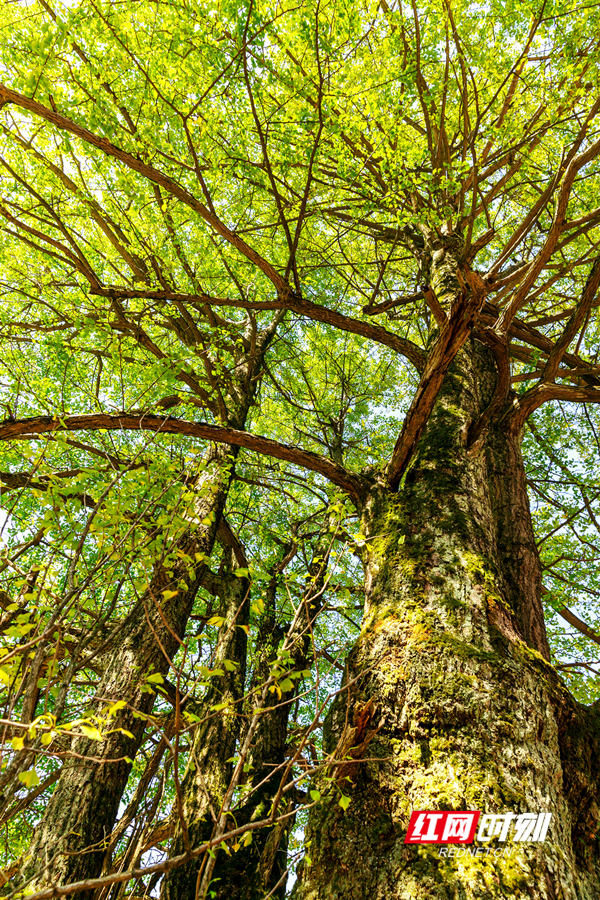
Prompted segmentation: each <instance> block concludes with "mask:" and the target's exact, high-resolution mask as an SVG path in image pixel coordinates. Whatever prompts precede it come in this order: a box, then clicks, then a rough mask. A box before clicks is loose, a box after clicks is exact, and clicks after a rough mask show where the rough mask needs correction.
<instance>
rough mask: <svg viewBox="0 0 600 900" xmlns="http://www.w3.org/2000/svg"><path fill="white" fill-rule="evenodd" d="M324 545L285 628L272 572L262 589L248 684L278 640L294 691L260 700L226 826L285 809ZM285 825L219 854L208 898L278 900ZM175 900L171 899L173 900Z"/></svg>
mask: <svg viewBox="0 0 600 900" xmlns="http://www.w3.org/2000/svg"><path fill="white" fill-rule="evenodd" d="M328 524H330V525H332V527H333V528H335V522H334V521H333V518H332V519H331V521H330V520H328ZM332 541H333V536H332V530H331V531H330V530H326V531H324V532H323V533H322V534H321V535H320V537H319V540H317V542H316V545H315V548H314V552H313V555H312V560H311V563H310V565H309V566H308V572H307V576H308V577H307V579H306V583H305V587H304V590H303V595H302V600H301V603H300V606H299V609H298V615H297V616H296V618H295V620H294V621H293V622H292V623H291V625H289V626H288V628H287V629H286V628H285V627H284V626H282V625H281V624H278V623H277V620H276V595H277V576H276V575H274V576H273V580H272V582H271V584H270V586H269V590H268V591H267V602H266V609H265V614H264V618H263V620H262V623H261V628H260V630H259V632H258V635H257V640H256V655H257V657H258V659H259V662H258V664H257V667H256V671H255V674H254V685H253V687H254V688H255V689H257V690H258V693H259V695H260V688H261V685H264V683H265V682H266V681H267V680H268V678H269V676H270V674H271V669H272V666H273V663H274V662H275V661H276V660H277V655H278V650H279V648H280V646H281V645H282V643H283V646H285V648H286V650H287V651H288V653H289V656H288V657H287V662H286V672H291V673H292V678H290V679H289V680H291V681H293V682H294V688H293V689H291V690H289V691H286V692H285V693H284V694H283V695H282V696H278V694H277V692H275V693H269V695H268V696H269V698H271V699H272V702H273V705H272V706H269V705H268V702H269V701H266V702H265V705H264V707H263V709H264V711H263V712H262V713H261V715H260V718H259V720H258V727H257V729H256V732H255V734H254V738H253V741H252V749H251V752H250V754H249V757H248V764H249V767H248V768H249V773H250V774H249V775H248V778H247V781H246V786H247V788H249V789H250V793H249V796H248V799H247V800H246V802H245V803H243V805H242V806H241V807H240V808H238V809H236V810H235V814H234V816H233V817H232V820H231V824H232V827H234V822H235V825H237V826H239V825H243V824H246V823H248V822H254V821H260V820H261V819H265V818H267V817H268V816H269V815H270V814H271V813H272V812H273V803H274V802H276V801H277V800H278V808H277V809H276V810H275V812H276V813H277V814H281V813H286V812H289V811H290V808H291V807H292V800H291V798H290V797H289V795H283V796H281V793H280V788H281V787H282V785H283V784H285V783H286V781H288V782H289V780H290V778H291V777H292V772H291V771H286V770H287V768H288V766H286V750H287V745H288V721H289V717H290V711H291V709H292V706H293V704H294V702H295V700H296V698H297V696H298V693H299V691H301V690H302V679H301V678H300V677H299V676H300V672H302V671H304V670H305V669H307V668H309V667H310V665H311V662H310V651H311V632H312V628H313V626H314V623H315V620H316V618H317V616H318V614H319V612H320V610H321V607H322V605H323V596H324V592H325V584H326V573H327V566H328V563H329V555H330V551H331V544H332ZM255 703H256V694H255V695H254V696H253V703H251V704H249V710H248V713H249V718H250V720H251V719H252V715H253V713H254V707H255ZM292 825H293V817H292V816H290V817H289V818H288V819H286V820H284V821H282V822H276V823H275V824H274V825H273V826H272V827H270V828H262V829H260V830H259V831H257V832H255V833H254V834H253V836H252V842H251V843H250V844H247V845H243V844H242V845H241V846H238V849H237V850H236V851H235V852H232V853H231V854H230V855H227V854H226V853H223V852H219V854H218V857H217V862H216V865H215V869H214V874H213V884H212V885H211V890H212V891H214V896H215V897H216V898H218V900H263V898H264V897H265V896H267V895H269V896H270V897H272V898H273V900H281V898H283V897H285V893H286V881H287V878H286V871H287V844H288V836H289V831H290V828H291V827H292ZM209 836H210V835H209ZM174 896H175V895H173V897H174ZM182 896H183V895H182V894H179V895H178V900H179V898H181V897H182Z"/></svg>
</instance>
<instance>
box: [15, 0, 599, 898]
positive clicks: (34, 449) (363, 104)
mask: <svg viewBox="0 0 600 900" xmlns="http://www.w3.org/2000/svg"><path fill="white" fill-rule="evenodd" d="M599 25H600V19H599V15H598V6H597V4H593V3H590V4H584V3H581V4H580V3H577V2H572V0H548V2H542V3H540V2H539V0H536V2H519V3H513V2H507V0H502V2H497V0H489V2H487V3H485V4H480V3H475V2H464V0H412V2H411V3H407V2H396V0H393V2H389V0H378V2H369V0H362V2H360V3H359V2H356V0H316V2H313V0H303V2H301V3H293V2H288V0H282V2H279V0H278V2H275V0H249V2H247V0H244V2H243V3H240V2H239V0H236V2H235V3H233V2H229V0H215V2H211V0H206V2H196V0H169V2H154V0H139V2H125V3H121V4H116V3H114V2H110V0H74V2H64V3H62V2H59V0H56V2H54V0H51V2H47V0H27V2H12V3H11V2H7V0H5V3H4V6H3V23H2V27H1V32H0V34H1V39H0V54H1V57H0V59H1V61H0V67H1V79H0V80H1V84H0V107H1V112H0V126H1V129H2V132H1V137H0V216H1V228H2V234H3V240H2V245H1V247H0V287H1V296H2V300H1V303H0V336H1V341H2V354H1V360H0V370H1V382H0V402H1V405H2V409H3V412H4V421H2V422H1V423H0V453H1V462H0V469H1V471H0V485H1V494H2V510H3V517H4V524H3V543H2V547H1V550H0V570H1V572H2V582H3V584H2V590H1V592H0V607H1V608H2V649H1V651H0V654H1V656H0V679H1V687H2V697H1V702H2V723H1V727H2V735H3V747H4V749H3V751H2V753H3V755H2V769H1V771H0V782H1V784H2V791H1V802H0V812H1V819H2V822H3V823H4V826H5V827H4V829H3V838H2V842H3V855H4V859H3V863H4V865H5V870H4V872H5V875H4V888H3V889H2V890H4V892H5V893H6V894H7V895H8V896H10V895H11V892H14V893H15V896H18V895H19V894H18V892H19V891H21V890H23V889H24V887H23V885H24V884H29V885H30V887H29V888H28V889H29V890H31V891H32V892H33V893H32V896H33V897H37V896H38V895H39V897H40V898H41V897H42V896H44V897H45V896H62V894H63V893H64V894H66V893H69V891H68V890H67V889H65V890H64V891H62V893H61V892H59V893H58V894H44V893H43V891H44V890H45V888H46V884H45V883H43V882H41V881H39V873H36V872H34V868H35V866H34V863H35V860H33V861H32V859H31V858H28V856H27V854H28V848H29V847H30V846H31V843H32V840H33V838H32V834H33V830H34V828H35V827H36V826H37V825H38V824H39V823H40V822H44V821H46V820H48V821H47V824H46V826H45V827H48V824H49V819H50V818H52V822H53V823H54V825H55V827H56V828H57V829H58V831H57V834H59V835H60V836H61V840H62V838H63V837H64V835H66V834H67V833H70V830H72V829H73V828H74V826H73V824H72V823H71V824H70V825H68V824H65V823H67V820H68V815H67V812H65V811H64V810H65V808H66V806H69V804H67V803H66V801H64V798H63V800H62V801H61V803H62V804H63V806H62V807H60V809H61V810H62V811H61V812H60V815H59V812H58V810H59V800H58V799H57V798H58V797H59V794H60V790H59V788H60V785H61V783H63V784H67V782H68V778H67V774H68V773H71V775H70V776H69V777H72V773H73V771H75V770H74V769H73V767H74V766H76V765H77V764H78V763H79V762H81V760H88V761H90V766H91V768H90V769H89V771H94V772H95V771H96V769H94V768H93V767H94V765H99V766H102V767H103V769H102V771H104V770H105V769H106V770H108V769H110V768H111V767H112V770H114V772H115V773H117V774H116V775H115V777H114V785H117V787H114V796H111V800H110V803H109V804H107V803H106V802H105V801H104V800H102V804H103V806H102V809H104V808H105V807H106V808H108V807H110V809H112V813H110V814H109V813H107V814H106V818H105V819H104V820H103V821H100V817H99V814H97V813H94V817H96V819H97V821H98V823H99V824H98V827H99V828H100V831H99V832H98V834H96V835H95V836H90V835H87V836H86V838H85V840H84V842H83V844H82V846H81V847H79V846H77V847H75V848H74V849H72V850H71V852H72V854H75V855H76V854H78V853H81V854H82V856H81V859H82V860H85V861H86V862H85V865H84V862H82V863H81V868H77V867H75V868H74V869H69V870H68V871H67V870H66V869H64V870H63V869H59V870H57V871H58V875H57V876H56V879H55V881H53V882H51V883H55V884H61V885H68V884H72V883H75V882H76V881H77V880H78V879H79V880H82V881H86V880H87V881H89V886H88V888H87V889H88V890H92V891H93V890H96V891H99V892H100V893H98V894H93V896H98V897H100V896H102V897H103V898H110V900H116V898H121V897H125V896H132V897H133V896H135V897H138V896H156V895H157V891H158V890H160V889H161V887H160V886H161V885H162V890H163V891H166V893H165V896H166V897H171V898H173V900H176V898H178V897H180V898H183V897H184V896H187V895H186V894H185V893H183V892H180V893H177V891H178V890H180V889H179V888H177V877H179V876H178V875H177V874H176V873H177V872H182V871H184V869H185V865H183V862H184V861H186V860H188V861H189V859H190V858H191V856H193V857H194V859H195V860H196V861H197V862H198V863H199V865H200V869H199V875H198V882H197V883H198V896H200V897H208V896H217V895H216V894H214V895H211V893H210V890H214V883H213V888H211V887H210V885H211V879H213V878H214V877H215V873H217V874H218V872H219V868H218V867H219V865H220V863H219V860H222V859H223V858H226V859H229V860H231V865H232V866H234V867H235V866H236V865H239V871H241V872H242V873H245V874H242V876H241V877H242V878H249V877H250V876H249V875H248V872H250V870H251V869H252V871H253V872H254V870H256V871H258V870H260V872H262V873H263V874H264V872H265V871H266V868H268V866H270V868H269V869H268V878H267V876H265V878H266V881H265V882H264V884H268V885H269V889H268V890H269V891H271V893H268V891H267V889H266V888H264V890H263V888H260V887H256V888H255V890H256V891H260V890H263V893H262V894H261V893H255V894H252V895H250V894H248V895H247V896H248V897H249V896H253V897H260V896H264V897H266V896H283V894H282V891H284V890H285V886H286V884H290V885H291V884H292V883H293V880H294V877H295V872H296V869H297V866H298V864H299V862H300V860H301V859H304V863H303V865H304V866H305V867H306V866H307V865H308V866H310V852H311V851H310V847H309V848H308V850H307V848H306V847H304V846H303V844H302V835H303V828H304V823H305V821H306V815H307V810H308V809H309V808H311V809H312V808H315V807H318V805H319V803H321V802H322V797H321V794H322V793H323V789H322V783H321V782H318V778H317V776H319V773H321V774H322V773H323V772H325V773H327V771H328V769H327V765H328V760H330V759H331V752H330V751H329V750H327V747H326V743H325V744H324V742H323V734H322V732H323V722H324V720H325V718H326V716H327V713H328V710H329V708H330V706H331V701H332V698H333V697H334V696H335V695H336V694H337V693H339V691H340V690H341V684H342V678H343V675H344V671H345V664H346V657H347V655H348V653H349V651H350V648H351V647H352V646H353V644H354V642H355V641H356V639H357V637H358V635H359V634H360V631H361V617H362V610H363V603H364V588H363V585H362V569H361V559H363V558H364V551H365V546H367V548H368V542H369V539H370V538H369V536H368V535H366V534H365V532H364V528H363V525H362V519H361V509H362V507H363V505H364V503H365V498H366V497H367V495H368V494H369V491H371V489H372V486H373V484H375V483H377V484H383V485H385V488H386V490H389V491H391V492H397V491H398V490H399V489H400V490H401V489H402V486H403V484H404V482H405V479H406V478H407V476H408V474H409V473H410V471H411V466H412V465H413V461H414V456H415V452H416V448H417V447H418V446H419V441H420V440H421V438H422V436H423V434H424V432H425V429H426V428H427V425H428V423H429V422H430V418H431V414H432V410H433V409H434V407H435V404H436V401H437V399H438V397H439V395H440V390H441V389H442V387H443V385H444V384H445V383H446V381H447V375H448V372H449V371H450V370H451V368H452V365H453V363H454V361H455V360H456V359H457V358H459V356H460V354H461V352H463V353H464V348H465V347H468V346H471V344H470V343H469V342H470V341H472V340H473V339H476V340H477V341H478V342H479V343H480V344H481V345H482V346H484V347H485V348H486V351H487V352H489V353H490V354H491V357H492V358H493V360H494V364H495V366H496V370H497V377H496V382H495V385H494V387H493V390H492V393H491V397H490V399H489V402H488V403H487V404H486V406H485V409H483V411H481V412H480V414H478V415H477V416H476V417H475V418H473V419H472V420H470V421H468V422H466V424H465V427H464V434H463V439H464V446H465V448H466V452H467V451H468V452H469V453H471V454H472V455H476V454H477V453H478V452H479V450H480V448H481V446H482V445H483V444H484V443H485V440H486V435H487V433H488V431H489V429H490V428H491V427H492V426H493V427H494V428H500V429H505V430H506V431H511V432H514V433H515V434H518V435H520V436H521V435H522V451H523V457H524V462H525V471H526V475H527V484H528V491H529V497H530V503H531V513H532V517H533V524H534V529H535V536H536V541H537V546H538V549H539V553H540V558H541V563H542V568H543V576H542V577H543V591H544V593H543V601H544V609H545V618H546V627H547V630H548V635H549V643H550V650H551V660H552V664H553V665H554V666H555V668H556V669H557V670H558V671H559V672H560V675H561V676H562V678H563V679H564V681H565V683H566V684H567V685H568V687H569V688H570V690H571V691H572V692H573V694H574V696H575V697H576V698H577V699H578V700H579V701H581V702H582V703H585V704H590V703H592V702H593V701H595V700H596V699H597V698H598V697H599V696H600V694H599V692H598V681H597V677H596V676H597V665H598V660H599V659H600V649H599V647H598V644H600V613H599V611H598V596H599V595H600V572H599V570H598V566H597V562H596V560H597V558H598V552H599V541H600V535H599V533H598V532H599V531H600V524H599V517H600V507H599V505H598V500H599V498H600V486H599V484H598V470H599V469H598V466H599V454H600V443H599V437H598V432H599V429H600V418H599V415H598V406H597V405H596V404H597V403H598V401H599V400H600V359H599V358H598V341H599V338H600V317H599V316H598V306H599V304H600V290H599V289H600V205H599V200H598V198H599V197H600V165H599V159H600V129H599V123H600V118H599V115H600V92H599V89H600V69H599V65H598V63H599V57H600V40H599V38H598V35H599V34H600V28H599ZM448 452H449V453H452V452H454V451H453V450H452V448H449V450H448ZM435 514H436V510H435V509H432V510H431V515H432V516H435ZM365 715H366V714H365ZM365 721H366V719H365ZM264 723H266V724H264ZM356 727H357V728H358V727H359V726H358V725H356ZM365 728H366V725H365ZM359 730H360V729H359ZM359 736H360V735H358V732H357V733H356V734H355V735H354V739H355V743H360V741H359V739H358V738H359ZM275 744H276V745H277V747H276V749H273V747H274V746H275ZM346 749H347V748H346ZM337 750H338V754H339V753H340V752H341V751H340V749H339V747H338V748H337ZM225 751H226V753H225ZM342 756H343V753H342ZM86 771H87V770H86ZM94 777H95V776H94ZM315 778H317V781H315ZM101 781H102V779H101V777H98V780H97V782H96V784H97V785H98V786H99V785H100V783H101ZM317 782H318V784H319V787H317V786H316V785H317ZM328 783H329V784H330V785H331V786H332V787H331V789H332V791H333V792H334V795H335V803H336V804H337V805H338V806H339V807H340V808H341V810H342V811H344V810H345V809H346V808H347V807H348V805H349V804H351V802H352V798H351V791H350V789H349V788H347V787H346V786H345V783H344V781H343V779H342V781H341V782H340V781H339V778H338V779H337V780H336V778H333V777H331V778H330V779H329V782H328ZM190 785H195V788H194V789H193V790H192V789H191V788H190ZM98 790H100V787H98ZM207 797H208V799H206V798H207ZM51 798H53V799H52V800H51ZM191 798H192V799H191ZM198 798H203V799H202V800H200V799H198ZM211 798H212V799H211ZM216 798H218V801H217V799H216ZM265 798H266V799H265ZM259 801H260V802H259ZM94 802H95V801H94ZM97 802H98V804H100V802H101V801H100V800H98V801H97ZM53 803H54V806H52V804H53ZM111 804H112V805H111ZM198 804H199V805H198ZM202 804H204V806H203V805H202ZM215 804H216V805H215ZM200 807H201V809H200ZM69 808H70V807H69ZM97 808H98V809H99V808H100V806H98V807H97ZM94 809H96V807H94ZM49 810H51V811H52V816H50V815H49ZM61 817H62V818H61ZM202 817H204V819H206V820H207V821H208V822H209V826H210V827H208V826H207V827H208V830H207V828H206V827H204V826H203V828H204V830H200V831H198V833H197V834H196V832H194V827H195V825H194V824H193V823H195V822H197V821H200V820H201V819H202ZM204 819H202V821H204ZM109 820H110V821H109ZM69 821H70V820H69ZM57 822H58V823H59V824H58V825H57V824H56V823H57ZM60 823H63V824H62V825H60ZM61 828H62V832H61ZM277 828H279V831H278V832H277ZM44 833H45V835H46V840H47V839H48V835H49V834H50V833H51V832H50V831H45V832H44ZM90 834H91V833H90ZM263 834H264V835H265V836H266V835H271V842H272V844H274V845H275V849H276V850H277V853H278V856H277V862H276V863H275V862H273V858H274V857H273V858H271V857H269V851H268V847H269V846H271V845H268V846H267V844H268V839H267V837H264V838H263V837H261V835H263ZM275 834H277V835H278V837H277V841H275V838H273V837H272V836H273V835H275ZM253 835H255V836H254V838H253ZM82 840H83V839H82ZM261 841H262V843H261ZM265 842H266V843H265ZM277 842H278V843H277ZM88 845H93V846H94V847H95V848H96V851H98V853H99V856H98V860H99V861H97V862H96V864H95V865H96V869H95V871H94V870H93V867H92V869H89V868H86V867H85V866H87V860H89V858H91V857H92V856H93V855H94V854H93V853H92V854H88V855H87V856H85V854H84V853H83V848H85V847H87V846H88ZM36 846H37V845H36ZM98 847H99V848H100V849H99V850H98ZM209 850H210V852H208V851H209ZM217 851H218V852H217ZM252 853H255V856H252ZM306 857H308V862H307V861H306ZM236 859H237V860H239V864H238V863H236ZM257 860H260V864H259V863H258V862H257ZM265 860H267V861H268V860H270V862H266V861H265ZM182 861H183V862H182ZM32 866H33V868H32ZM261 866H262V868H261ZM244 867H245V868H244ZM265 867H266V868H265ZM134 870H135V874H131V873H132V872H134ZM19 872H21V873H23V872H24V873H25V875H24V876H23V878H24V881H19V880H18V879H19V877H20V876H19V874H18V873H19ZM165 872H169V873H172V880H171V882H170V883H171V884H172V885H173V887H170V888H169V887H168V886H167V887H165V886H164V882H165V879H164V875H165ZM59 876H60V877H59ZM221 877H223V878H225V875H222V876H221ZM252 877H253V878H254V877H255V876H254V875H252ZM256 877H258V875H257V876H256ZM261 877H262V875H261ZM36 878H37V879H38V880H37V881H36ZM90 879H91V880H90ZM93 879H100V880H99V881H98V880H97V881H94V880H93ZM269 879H270V880H269ZM166 881H167V882H169V879H166ZM11 885H12V886H11ZM61 890H62V889H61ZM82 890H83V888H82ZM169 891H171V893H170V894H169ZM181 891H183V889H181ZM83 896H88V895H83ZM89 896H92V894H89ZM219 896H220V895H219ZM223 896H225V895H223ZM231 896H233V894H231ZM240 896H246V895H242V894H240Z"/></svg>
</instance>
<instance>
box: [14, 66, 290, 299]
mask: <svg viewBox="0 0 600 900" xmlns="http://www.w3.org/2000/svg"><path fill="white" fill-rule="evenodd" d="M7 103H13V104H14V105H15V106H18V107H19V108H20V109H26V110H27V111H28V112H31V113H33V114H34V115H36V116H39V117H40V118H41V119H44V120H45V121H46V122H50V123H51V124H52V125H55V126H56V127H57V128H59V129H60V130H61V131H67V132H68V133H69V134H72V135H74V136H75V137H77V138H79V139H80V140H82V141H84V142H85V143H86V144H90V145H91V146H92V147H97V148H98V150H101V151H102V153H104V154H105V155H106V156H109V157H111V158H112V159H116V160H118V161H119V162H121V163H123V164H124V165H125V166H127V168H128V169H131V170H132V171H134V172H137V173H138V174H139V175H142V176H143V177H144V178H146V179H147V180H148V181H150V182H152V183H153V184H157V185H158V186H159V187H162V188H164V190H165V191H167V192H168V193H169V194H172V196H173V197H177V199H178V200H181V201H182V202H183V203H185V204H186V206H189V207H190V208H191V209H193V210H194V211H195V212H197V213H198V214H199V215H200V216H201V217H202V218H203V219H204V220H205V222H208V224H209V225H210V226H211V227H212V228H213V229H214V230H215V231H216V232H217V234H220V235H221V237H223V238H225V240H226V241H227V242H228V243H229V244H231V246H232V247H235V249H236V250H238V251H239V252H240V253H241V254H242V255H243V256H245V257H246V259H248V260H249V261H250V262H251V263H253V264H254V265H255V266H257V267H258V268H259V269H260V270H261V271H262V272H264V274H265V275H266V276H267V278H268V279H269V280H270V281H271V282H272V283H273V285H274V286H275V287H276V288H277V290H278V291H279V292H282V293H286V292H287V291H288V290H289V287H288V285H287V283H286V281H285V279H284V278H283V277H282V276H281V275H280V274H279V272H278V271H277V270H276V269H275V268H274V267H273V266H272V265H271V264H270V263H269V262H267V260H266V259H263V257H262V256H261V255H260V254H259V253H257V251H256V250H254V248H253V247H251V246H250V245H249V244H247V243H246V242H245V241H244V240H243V239H242V238H241V237H240V236H239V235H238V234H236V232H235V231H232V230H231V229H230V228H228V227H227V226H226V225H225V224H224V223H223V222H222V221H221V220H220V219H219V218H218V216H216V215H215V213H214V212H212V211H211V210H210V209H209V208H208V207H207V206H205V205H204V203H201V202H200V201H199V200H198V199H197V198H196V197H194V196H193V194H190V193H189V191H187V190H186V189H185V188H184V187H183V186H182V185H180V184H179V183H178V182H177V181H175V180H174V179H173V178H171V177H170V176H169V175H166V174H165V173H164V172H161V171H160V169H156V168H155V167H154V166H152V165H150V163H145V162H144V161H143V160H141V159H138V158H137V157H136V156H133V154H131V153H128V152H127V151H126V150H122V149H121V148H120V147H117V146H116V145H115V144H113V143H112V141H109V140H108V138H105V137H101V136H100V135H97V134H94V133H93V132H92V131H89V130H88V129H87V128H83V127H82V126H81V125H78V124H77V123H76V122H73V120H72V119H69V118H67V116H63V115H61V113H59V112H55V111H54V110H53V109H49V108H48V107H47V106H44V105H43V104H42V103H38V101H37V100H33V99H32V98H31V97H25V96H24V95H23V94H19V93H18V92H17V91H13V90H11V89H10V88H8V87H6V85H4V84H0V107H2V106H4V105H6V104H7Z"/></svg>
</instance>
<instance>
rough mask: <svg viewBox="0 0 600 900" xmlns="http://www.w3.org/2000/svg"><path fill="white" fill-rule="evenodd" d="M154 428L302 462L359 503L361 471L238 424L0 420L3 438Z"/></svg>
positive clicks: (119, 417) (133, 418)
mask: <svg viewBox="0 0 600 900" xmlns="http://www.w3.org/2000/svg"><path fill="white" fill-rule="evenodd" d="M101 429H105V430H107V431H153V432H155V433H156V434H181V435H185V436H186V437H196V438H201V439H203V440H208V441H214V442H215V443H217V444H231V445H232V446H234V447H244V448H245V449H247V450H253V451H254V452H256V453H261V454H263V455H264V456H270V457H272V458H274V459H281V460H284V461H285V462H291V463H293V464H295V465H297V466H302V467H303V468H305V469H309V470H310V471H312V472H318V474H319V475H323V476H324V477H325V478H327V479H329V481H331V482H332V483H333V484H336V485H337V486H338V487H340V488H341V489H342V490H343V491H345V492H346V493H347V494H348V495H349V496H350V497H351V498H352V500H354V502H355V503H358V504H359V503H360V502H361V499H362V496H363V493H364V487H363V482H362V479H361V478H360V476H359V475H356V474H354V473H352V472H349V471H348V470H347V469H345V468H344V467H343V466H340V465H338V464H337V463H334V462H332V460H330V459H327V458H326V457H324V456H320V455H319V454H318V453H313V452H312V451H311V450H302V449H301V448H300V447H295V446H293V445H291V444H282V443H280V442H279V441H275V440H273V439H272V438H267V437H263V436H262V435H257V434H249V433H248V432H247V431H239V430H238V429H236V428H227V427H225V426H224V425H210V424H208V423H206V422H186V421H185V420H184V419H176V418H173V417H172V416H167V417H164V416H155V415H141V416H140V415H132V414H129V413H117V414H116V415H110V414H104V413H98V414H96V413H92V414H89V415H80V416H62V417H54V418H53V417H52V416H32V417H31V418H27V419H7V420H5V421H4V422H0V441H9V440H15V439H18V438H34V437H37V436H38V435H42V434H52V433H53V432H56V431H99V430H101Z"/></svg>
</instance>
